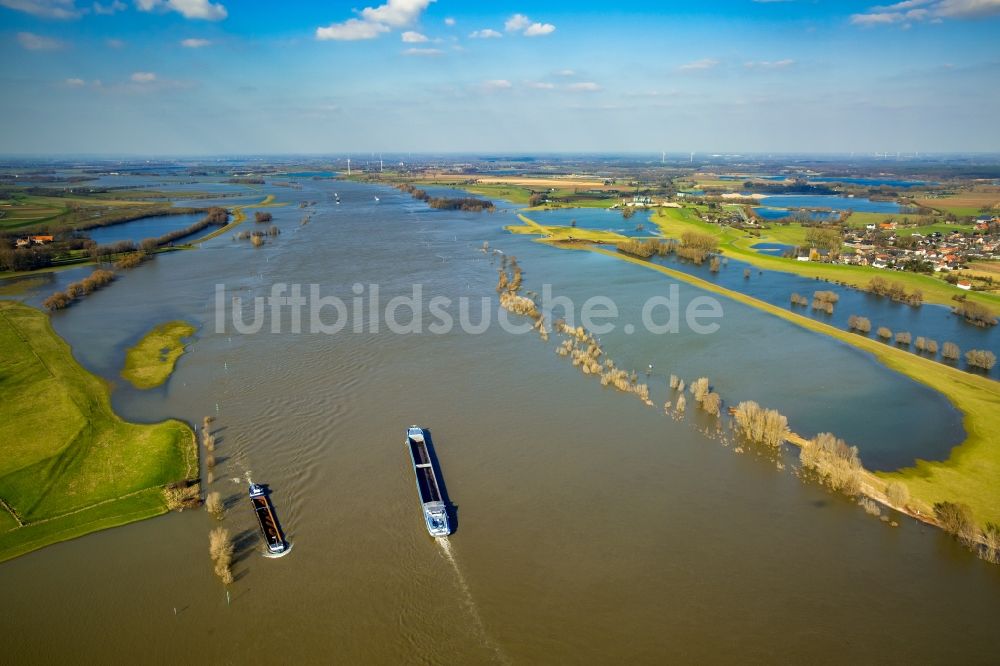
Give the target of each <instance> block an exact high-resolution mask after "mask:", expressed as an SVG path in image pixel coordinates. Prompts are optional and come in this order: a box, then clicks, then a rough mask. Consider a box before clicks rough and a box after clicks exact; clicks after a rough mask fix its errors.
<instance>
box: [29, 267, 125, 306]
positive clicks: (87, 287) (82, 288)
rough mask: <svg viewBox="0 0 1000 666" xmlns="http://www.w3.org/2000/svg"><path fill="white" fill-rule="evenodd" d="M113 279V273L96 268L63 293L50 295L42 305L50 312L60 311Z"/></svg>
mask: <svg viewBox="0 0 1000 666" xmlns="http://www.w3.org/2000/svg"><path fill="white" fill-rule="evenodd" d="M114 279H115V274H114V271H108V270H104V269H102V268H98V269H97V270H95V271H94V272H93V273H91V274H90V275H88V276H87V277H85V278H83V279H82V280H79V281H77V282H72V283H70V284H69V286H67V287H66V290H65V291H57V292H56V293H54V294H52V295H51V296H49V297H48V298H46V299H45V300H44V301H43V302H42V305H43V306H45V308H46V309H48V310H50V311H54V310H62V309H63V308H66V307H69V306H70V305H71V304H73V303H74V302H75V301H76V300H77V299H79V298H83V297H84V296H87V295H89V294H91V293H93V292H94V291H97V290H98V289H100V288H101V287H103V286H105V285H107V284H110V283H111V281H112V280H114Z"/></svg>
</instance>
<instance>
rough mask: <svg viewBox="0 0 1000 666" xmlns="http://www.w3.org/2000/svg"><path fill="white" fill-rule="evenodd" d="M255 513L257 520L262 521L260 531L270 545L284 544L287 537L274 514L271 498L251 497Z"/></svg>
mask: <svg viewBox="0 0 1000 666" xmlns="http://www.w3.org/2000/svg"><path fill="white" fill-rule="evenodd" d="M250 501H251V502H253V508H254V513H256V514H257V522H259V523H260V531H261V533H262V534H263V535H264V539H265V540H266V541H267V543H268V545H269V546H283V545H284V543H285V537H284V535H283V534H282V533H281V528H280V527H278V519H277V518H275V516H274V510H273V509H272V507H271V500H270V499H269V498H268V497H267V496H264V497H251V498H250Z"/></svg>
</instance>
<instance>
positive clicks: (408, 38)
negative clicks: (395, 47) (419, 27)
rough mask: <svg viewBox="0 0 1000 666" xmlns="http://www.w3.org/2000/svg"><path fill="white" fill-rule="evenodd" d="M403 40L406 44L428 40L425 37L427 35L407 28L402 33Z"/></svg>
mask: <svg viewBox="0 0 1000 666" xmlns="http://www.w3.org/2000/svg"><path fill="white" fill-rule="evenodd" d="M402 38H403V41H404V42H406V43H407V44H422V43H424V42H427V41H430V40H429V39H427V35H422V34H420V33H419V32H414V31H413V30H407V31H406V32H404V33H403V34H402Z"/></svg>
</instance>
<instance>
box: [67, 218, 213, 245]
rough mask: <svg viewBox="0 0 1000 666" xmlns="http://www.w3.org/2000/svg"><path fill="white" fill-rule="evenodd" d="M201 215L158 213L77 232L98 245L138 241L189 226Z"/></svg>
mask: <svg viewBox="0 0 1000 666" xmlns="http://www.w3.org/2000/svg"><path fill="white" fill-rule="evenodd" d="M203 217H205V214H204V213H193V214H188V215H158V216H155V217H143V218H140V219H138V220H133V221H131V222H124V223H122V224H113V225H110V226H107V227H96V228H94V229H87V230H86V231H81V232H79V233H80V234H82V235H85V236H88V237H90V239H91V240H93V241H95V242H96V243H97V244H98V245H108V244H110V243H117V242H119V241H132V242H133V243H139V242H142V241H143V240H145V239H147V238H159V237H160V236H162V235H164V234H168V233H170V232H172V231H177V230H178V229H184V228H186V227H190V226H191V225H192V224H194V223H195V222H197V221H198V220H200V219H202V218H203Z"/></svg>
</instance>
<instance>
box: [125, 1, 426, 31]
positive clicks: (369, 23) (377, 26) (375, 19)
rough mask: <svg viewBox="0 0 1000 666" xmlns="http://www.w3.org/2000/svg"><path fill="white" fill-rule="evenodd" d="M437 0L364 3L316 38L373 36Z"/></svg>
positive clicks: (399, 25)
mask: <svg viewBox="0 0 1000 666" xmlns="http://www.w3.org/2000/svg"><path fill="white" fill-rule="evenodd" d="M142 1H148V0H142ZM434 1H435V0H388V2H386V3H385V4H384V5H379V6H378V7H365V8H364V9H362V10H361V18H359V19H358V18H352V19H347V20H346V21H344V22H343V23H331V24H330V25H328V26H326V27H325V28H323V27H320V28H316V39H319V40H327V39H336V40H341V41H354V40H359V39H374V38H376V37H378V36H379V35H381V34H382V33H384V32H389V31H390V30H391V29H393V28H403V27H406V26H408V25H410V24H412V23H413V22H414V21H416V20H417V19H418V18H420V15H421V14H422V13H423V11H424V10H425V9H427V7H428V6H429V5H430V4H431V3H432V2H434ZM404 41H405V40H404Z"/></svg>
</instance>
